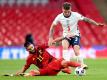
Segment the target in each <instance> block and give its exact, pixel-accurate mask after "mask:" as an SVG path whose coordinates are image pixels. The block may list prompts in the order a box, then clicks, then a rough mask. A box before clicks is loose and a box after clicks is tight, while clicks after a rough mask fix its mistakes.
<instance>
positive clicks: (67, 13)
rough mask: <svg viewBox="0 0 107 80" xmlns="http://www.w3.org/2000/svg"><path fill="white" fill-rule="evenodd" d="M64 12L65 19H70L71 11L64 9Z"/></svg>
mask: <svg viewBox="0 0 107 80" xmlns="http://www.w3.org/2000/svg"><path fill="white" fill-rule="evenodd" d="M62 12H63V14H64V16H65V17H69V16H70V15H71V9H69V10H65V9H62Z"/></svg>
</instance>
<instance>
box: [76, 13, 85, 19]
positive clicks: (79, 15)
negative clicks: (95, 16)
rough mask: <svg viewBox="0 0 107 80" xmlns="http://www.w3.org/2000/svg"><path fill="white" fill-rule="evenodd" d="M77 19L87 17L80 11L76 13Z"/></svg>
mask: <svg viewBox="0 0 107 80" xmlns="http://www.w3.org/2000/svg"><path fill="white" fill-rule="evenodd" d="M76 16H77V19H78V20H83V19H84V18H85V17H84V16H83V15H81V14H79V13H76Z"/></svg>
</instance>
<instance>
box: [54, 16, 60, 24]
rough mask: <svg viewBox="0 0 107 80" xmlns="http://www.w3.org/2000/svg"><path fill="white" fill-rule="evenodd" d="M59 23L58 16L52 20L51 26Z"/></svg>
mask: <svg viewBox="0 0 107 80" xmlns="http://www.w3.org/2000/svg"><path fill="white" fill-rule="evenodd" d="M58 22H59V15H57V17H56V18H55V19H54V21H53V24H55V25H57V24H58Z"/></svg>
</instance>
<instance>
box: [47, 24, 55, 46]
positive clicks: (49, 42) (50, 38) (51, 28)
mask: <svg viewBox="0 0 107 80" xmlns="http://www.w3.org/2000/svg"><path fill="white" fill-rule="evenodd" d="M55 26H56V25H55V24H52V25H51V27H50V31H49V41H48V46H51V45H52V41H53V32H54V27H55Z"/></svg>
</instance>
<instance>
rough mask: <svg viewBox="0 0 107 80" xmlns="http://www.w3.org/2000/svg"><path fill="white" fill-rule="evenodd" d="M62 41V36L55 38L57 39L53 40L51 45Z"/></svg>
mask: <svg viewBox="0 0 107 80" xmlns="http://www.w3.org/2000/svg"><path fill="white" fill-rule="evenodd" d="M63 39H64V37H63V36H61V37H57V38H55V39H54V40H53V41H52V44H54V43H56V42H59V41H62V40H63Z"/></svg>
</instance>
